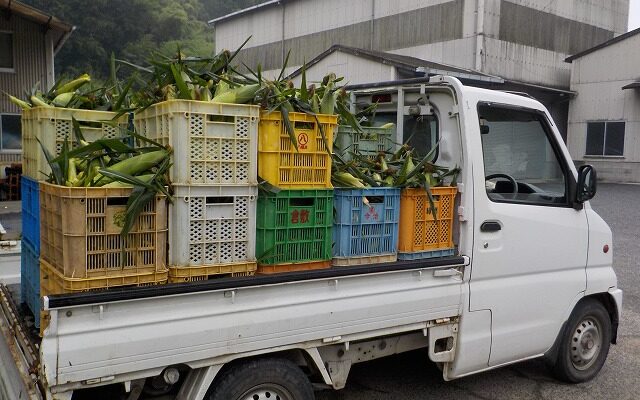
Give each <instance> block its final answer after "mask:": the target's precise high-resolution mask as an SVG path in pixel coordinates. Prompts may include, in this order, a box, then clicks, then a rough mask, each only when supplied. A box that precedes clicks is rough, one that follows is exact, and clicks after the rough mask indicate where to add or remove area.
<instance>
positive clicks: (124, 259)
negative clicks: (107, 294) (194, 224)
mask: <svg viewBox="0 0 640 400" xmlns="http://www.w3.org/2000/svg"><path fill="white" fill-rule="evenodd" d="M132 190H133V189H131V188H103V187H95V188H91V187H90V188H84V187H80V188H72V187H66V186H58V185H53V184H50V183H46V182H40V257H41V258H42V259H43V260H44V261H46V262H47V263H48V264H50V265H51V266H53V267H54V268H55V269H56V270H57V271H59V272H60V273H61V275H62V276H64V277H65V278H71V279H78V278H81V279H86V278H107V277H118V276H122V275H132V274H143V273H144V274H147V273H162V272H163V271H166V265H167V263H166V258H167V257H166V252H167V233H168V228H167V225H168V223H167V199H166V197H165V196H161V195H159V196H156V199H155V201H152V202H150V203H149V204H147V206H145V208H144V209H143V210H142V212H141V213H140V215H139V216H138V218H137V220H136V222H135V224H134V226H133V228H132V229H131V232H130V233H129V234H128V235H127V236H126V237H125V238H122V237H121V236H120V232H121V230H122V227H121V225H122V224H121V222H122V221H123V217H124V213H125V212H126V203H127V200H128V198H129V196H130V195H131V192H132Z"/></svg>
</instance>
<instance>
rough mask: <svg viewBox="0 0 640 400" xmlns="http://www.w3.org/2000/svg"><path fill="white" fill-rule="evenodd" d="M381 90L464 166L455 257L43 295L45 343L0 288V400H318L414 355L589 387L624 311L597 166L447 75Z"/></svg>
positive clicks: (490, 95)
mask: <svg viewBox="0 0 640 400" xmlns="http://www.w3.org/2000/svg"><path fill="white" fill-rule="evenodd" d="M385 93H392V99H391V102H390V104H393V107H394V108H397V110H398V112H397V113H396V114H393V115H394V117H393V118H396V117H397V121H398V122H399V125H404V127H403V129H402V131H403V132H406V131H407V130H408V128H410V125H412V124H413V128H416V127H418V128H419V129H418V131H420V130H421V131H422V133H423V136H422V137H418V138H417V139H415V140H417V141H418V142H420V141H422V142H424V143H425V146H428V145H429V142H431V143H433V142H436V141H437V143H438V152H437V160H436V162H437V163H438V164H439V165H443V166H447V167H456V166H457V167H459V168H461V173H460V175H459V178H458V183H457V185H458V195H457V197H456V209H455V211H456V212H455V221H454V241H455V244H456V255H454V256H448V257H443V258H433V259H424V260H413V261H398V262H394V263H387V264H377V265H364V266H350V267H338V268H331V269H326V270H318V271H305V272H291V273H284V274H278V275H269V276H254V277H235V278H222V279H217V280H209V281H200V282H192V283H187V284H180V285H165V286H162V287H140V288H133V289H128V290H126V291H125V290H120V291H104V292H85V293H78V294H69V295H58V296H50V297H44V298H43V299H42V307H43V309H44V310H46V311H48V312H49V313H50V316H51V320H50V324H49V326H48V328H47V329H46V331H45V332H44V335H43V337H42V339H41V341H38V340H36V339H34V338H33V337H32V335H30V334H29V333H28V332H27V331H26V330H25V329H24V328H23V325H22V324H21V323H20V322H21V318H23V317H22V316H21V315H20V312H19V309H18V307H17V306H16V301H14V300H12V299H11V295H10V291H9V290H8V288H7V287H6V286H0V298H1V302H0V304H1V307H0V330H1V334H0V357H1V364H0V397H3V396H4V398H6V399H60V400H65V399H71V398H72V396H73V395H74V394H77V395H81V394H82V392H83V391H86V390H88V389H91V390H93V393H95V392H96V391H100V390H104V391H108V390H112V391H113V392H114V393H119V397H118V396H115V395H114V396H113V397H111V398H114V399H115V398H122V399H128V400H135V399H138V398H140V399H143V398H144V399H147V398H153V397H154V396H162V398H176V399H181V400H186V399H188V400H199V399H210V400H254V399H256V400H257V399H271V400H273V399H279V400H312V399H314V390H317V389H331V388H333V389H341V388H343V387H344V386H345V384H346V382H347V378H348V375H349V370H350V368H351V366H352V365H353V364H356V363H360V362H364V361H367V360H372V359H376V358H380V357H385V356H389V355H392V354H397V353H401V352H406V351H411V350H416V349H428V357H429V358H430V360H431V361H433V362H435V363H437V364H438V366H439V367H440V368H441V369H442V374H443V378H444V380H447V381H449V380H453V379H457V378H461V377H464V376H467V375H471V374H476V373H479V372H483V371H487V370H490V369H493V368H498V367H501V366H504V365H508V364H512V363H516V362H519V361H523V360H528V359H532V358H536V357H546V359H547V361H548V363H549V364H550V365H551V367H552V371H553V372H554V373H555V375H556V376H557V377H558V378H559V379H561V380H564V381H568V382H583V381H586V380H589V379H591V378H593V377H594V376H595V375H596V374H597V373H598V372H599V370H600V369H601V367H602V366H603V364H604V362H605V360H606V357H607V354H608V351H609V346H610V344H611V343H615V342H616V336H617V327H618V323H619V321H620V313H621V310H622V291H621V290H620V289H619V288H618V287H617V279H616V275H615V273H614V270H613V268H612V235H611V230H610V229H609V227H608V226H607V224H606V223H605V222H604V221H603V219H602V218H601V217H600V216H598V214H596V212H595V211H594V210H593V209H592V208H591V206H590V205H589V201H588V200H589V199H591V198H592V197H593V196H594V195H595V192H596V172H595V170H594V169H593V168H592V167H591V166H588V165H585V166H581V167H580V168H579V169H577V170H576V168H575V167H574V164H573V162H572V160H571V157H570V155H569V153H568V152H567V149H566V147H565V145H564V144H563V141H562V138H561V136H560V133H559V132H558V129H557V127H556V125H555V124H554V122H553V120H552V118H551V116H550V114H549V112H548V111H547V110H546V109H545V107H544V106H543V105H542V104H541V103H539V102H538V101H536V100H534V99H532V98H529V97H527V96H523V95H519V94H514V93H506V92H500V91H494V90H486V89H479V88H474V87H468V86H464V85H463V84H462V83H461V82H460V81H459V80H458V79H456V78H453V77H444V76H437V77H432V78H431V79H430V80H428V81H425V83H423V84H421V85H414V86H413V87H401V88H400V89H398V88H397V87H396V88H388V89H386V92H385ZM374 95H375V91H371V92H360V93H358V94H355V95H354V97H355V98H356V101H365V100H366V99H367V96H369V98H370V99H371V97H372V96H374ZM384 109H385V108H384V105H383V104H381V105H380V115H381V116H384ZM398 130H399V131H401V129H398ZM400 135H401V134H399V136H400ZM399 139H401V137H400V138H399ZM74 397H75V396H74Z"/></svg>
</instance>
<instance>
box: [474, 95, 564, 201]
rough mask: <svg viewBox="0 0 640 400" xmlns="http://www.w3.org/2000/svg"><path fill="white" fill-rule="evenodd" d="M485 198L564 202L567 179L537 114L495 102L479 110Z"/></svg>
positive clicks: (546, 129) (543, 120) (545, 125)
mask: <svg viewBox="0 0 640 400" xmlns="http://www.w3.org/2000/svg"><path fill="white" fill-rule="evenodd" d="M478 116H479V119H480V121H479V122H480V133H481V138H482V152H483V155H484V169H485V179H486V188H487V195H488V196H489V198H490V199H491V200H493V201H498V202H514V203H527V204H537V205H559V204H566V203H567V196H566V177H565V173H564V172H563V168H562V164H561V163H560V162H559V158H558V156H557V154H556V152H555V151H554V148H553V146H552V145H551V142H550V140H549V133H550V132H551V129H550V127H549V126H548V124H547V122H546V120H545V118H544V117H543V116H542V115H540V114H539V113H537V112H535V111H527V110H522V109H514V108H509V107H505V106H500V105H494V104H480V105H479V106H478Z"/></svg>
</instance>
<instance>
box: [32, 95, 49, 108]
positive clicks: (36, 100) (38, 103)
mask: <svg viewBox="0 0 640 400" xmlns="http://www.w3.org/2000/svg"><path fill="white" fill-rule="evenodd" d="M29 100H31V104H33V106H34V107H51V105H50V104H49V103H47V102H46V101H44V99H42V98H41V97H40V96H38V95H33V96H31V97H30V98H29Z"/></svg>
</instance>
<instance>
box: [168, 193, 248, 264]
mask: <svg viewBox="0 0 640 400" xmlns="http://www.w3.org/2000/svg"><path fill="white" fill-rule="evenodd" d="M174 191H175V195H174V198H175V200H174V203H173V204H172V205H171V206H170V212H169V232H170V235H171V241H170V242H169V243H170V245H169V264H170V265H171V266H172V267H173V266H178V267H180V266H182V267H187V266H192V267H193V266H206V265H218V264H226V263H238V262H252V261H255V260H256V258H255V252H256V205H257V197H258V187H257V186H255V185H254V186H244V187H243V186H201V185H200V186H186V185H184V186H181V185H174Z"/></svg>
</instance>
